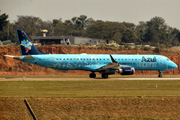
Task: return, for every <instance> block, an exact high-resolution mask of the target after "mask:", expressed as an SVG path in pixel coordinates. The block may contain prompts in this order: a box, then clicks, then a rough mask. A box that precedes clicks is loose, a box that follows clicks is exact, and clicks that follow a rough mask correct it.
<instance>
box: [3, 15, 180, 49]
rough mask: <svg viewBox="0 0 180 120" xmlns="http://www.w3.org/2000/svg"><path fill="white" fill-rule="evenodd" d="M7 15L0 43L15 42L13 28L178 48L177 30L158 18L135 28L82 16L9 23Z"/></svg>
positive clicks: (21, 19) (35, 33) (20, 19)
mask: <svg viewBox="0 0 180 120" xmlns="http://www.w3.org/2000/svg"><path fill="white" fill-rule="evenodd" d="M7 19H8V15H7V14H5V13H4V14H2V15H0V40H2V41H3V40H7V39H10V40H12V41H13V42H17V35H16V29H23V30H24V31H25V32H26V34H27V35H28V36H30V37H32V36H42V33H41V31H40V30H41V29H47V30H48V31H49V32H48V33H47V36H81V37H90V38H97V39H103V40H107V41H110V40H114V41H116V42H117V43H122V42H123V43H132V42H133V43H135V44H142V45H145V44H148V45H153V46H159V45H164V46H166V47H169V46H177V45H180V31H179V29H176V28H173V27H170V26H168V25H167V24H166V22H165V20H164V19H163V18H162V17H158V16H155V17H153V18H151V19H150V20H149V21H140V22H139V24H138V25H135V24H134V23H128V22H111V21H102V20H94V19H93V18H88V17H87V16H86V15H80V16H79V17H73V18H71V19H69V20H65V21H64V22H63V21H62V19H53V20H52V21H43V20H42V19H40V18H39V17H34V16H17V20H16V21H14V22H9V21H8V20H7Z"/></svg>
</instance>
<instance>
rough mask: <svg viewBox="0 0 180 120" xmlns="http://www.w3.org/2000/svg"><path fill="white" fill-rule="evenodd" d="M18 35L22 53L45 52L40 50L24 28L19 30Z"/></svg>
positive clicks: (34, 53) (36, 53)
mask: <svg viewBox="0 0 180 120" xmlns="http://www.w3.org/2000/svg"><path fill="white" fill-rule="evenodd" d="M16 32H17V36H18V41H19V46H20V50H21V55H39V54H45V53H43V52H41V51H39V50H38V49H37V48H36V47H35V46H34V45H33V43H32V42H31V40H30V39H29V38H28V36H27V35H26V33H25V32H24V31H23V30H17V31H16Z"/></svg>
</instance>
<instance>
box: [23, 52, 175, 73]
mask: <svg viewBox="0 0 180 120" xmlns="http://www.w3.org/2000/svg"><path fill="white" fill-rule="evenodd" d="M112 56H113V58H114V59H115V61H117V62H118V63H120V66H131V67H134V68H135V70H159V71H164V70H171V69H174V68H176V67H177V65H176V64H175V63H174V62H172V61H171V60H169V59H168V58H167V57H165V56H162V55H116V54H114V55H112ZM23 57H25V56H23ZM32 57H33V58H35V59H34V60H26V59H22V61H24V62H27V63H32V64H36V65H40V66H43V67H49V68H54V69H60V70H86V71H92V72H97V69H98V68H100V67H102V66H105V65H107V64H109V63H111V62H112V61H111V58H110V56H109V55H107V54H106V55H105V54H45V55H32Z"/></svg>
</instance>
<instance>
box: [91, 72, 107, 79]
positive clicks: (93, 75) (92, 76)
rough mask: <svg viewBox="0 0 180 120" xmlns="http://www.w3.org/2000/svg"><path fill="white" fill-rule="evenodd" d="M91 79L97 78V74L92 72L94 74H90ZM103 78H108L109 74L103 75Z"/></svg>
mask: <svg viewBox="0 0 180 120" xmlns="http://www.w3.org/2000/svg"><path fill="white" fill-rule="evenodd" d="M89 77H90V78H96V74H95V73H94V72H92V73H90V74H89ZM101 77H102V78H108V74H106V73H102V75H101Z"/></svg>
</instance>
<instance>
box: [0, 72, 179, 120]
mask: <svg viewBox="0 0 180 120" xmlns="http://www.w3.org/2000/svg"><path fill="white" fill-rule="evenodd" d="M1 77H2V76H1ZM16 77H21V78H23V77H27V78H34V77H38V76H16ZM40 77H42V76H40ZM47 77H49V78H52V77H50V76H47ZM56 77H58V76H55V77H54V78H56ZM77 77H79V76H77ZM125 77H126V76H125ZM133 77H134V76H133ZM137 77H138V76H137ZM146 77H148V76H146ZM166 77H172V76H166ZM176 77H177V76H176ZM2 78H4V77H2ZM8 78H11V77H7V81H0V119H1V120H7V119H8V120H9V119H10V120H11V119H18V120H25V119H26V120H27V119H29V120H30V119H32V116H31V115H30V114H29V111H28V109H27V107H26V106H25V104H24V98H26V99H27V100H28V101H29V103H30V105H31V107H32V109H33V111H34V113H35V115H36V116H37V118H38V119H40V120H41V119H42V120H69V119H71V120H72V119H75V120H97V119H99V120H108V119H113V120H124V119H126V120H129V119H130V120H139V119H141V120H144V119H146V120H155V119H157V120H159V119H180V114H179V113H180V81H179V80H162V81H161V80H135V81H133V80H127V81H126V80H113V79H106V80H101V79H100V80H99V79H96V80H80V81H78V80H76V81H72V80H70V81H38V80H36V79H35V78H34V81H31V80H30V81H29V80H27V81H22V80H21V81H8ZM79 78H81V79H82V78H83V76H80V77H79ZM85 78H86V77H85ZM140 78H141V77H140ZM12 80H13V79H12Z"/></svg>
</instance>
